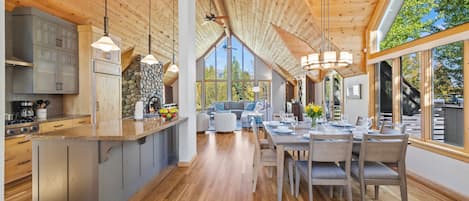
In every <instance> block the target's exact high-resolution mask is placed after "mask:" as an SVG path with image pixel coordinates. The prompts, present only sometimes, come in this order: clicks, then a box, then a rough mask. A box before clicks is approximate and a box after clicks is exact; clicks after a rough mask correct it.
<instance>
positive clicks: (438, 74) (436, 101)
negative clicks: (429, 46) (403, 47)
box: [432, 42, 464, 146]
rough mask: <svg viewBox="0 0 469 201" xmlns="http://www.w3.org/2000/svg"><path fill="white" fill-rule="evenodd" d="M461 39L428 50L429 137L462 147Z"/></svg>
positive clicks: (462, 70) (462, 76) (462, 62)
mask: <svg viewBox="0 0 469 201" xmlns="http://www.w3.org/2000/svg"><path fill="white" fill-rule="evenodd" d="M463 46H464V44H463V42H456V43H452V44H448V45H443V46H439V47H436V48H434V49H433V50H432V67H433V77H432V80H433V135H432V139H433V140H435V141H440V142H444V143H448V144H451V145H456V146H464V104H463V103H464V99H463V88H464V49H463Z"/></svg>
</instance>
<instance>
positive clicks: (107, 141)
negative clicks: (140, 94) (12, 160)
mask: <svg viewBox="0 0 469 201" xmlns="http://www.w3.org/2000/svg"><path fill="white" fill-rule="evenodd" d="M186 120H187V118H184V117H181V118H177V119H174V120H172V121H166V122H163V121H161V120H159V119H145V120H143V121H134V120H132V119H123V120H113V121H106V122H100V123H98V124H96V125H85V126H80V127H75V128H69V129H64V130H59V131H53V132H47V133H41V134H39V135H34V136H32V137H31V139H32V143H33V147H32V148H33V174H32V177H33V200H35V201H41V200H47V201H55V200H57V201H59V200H60V201H63V200H69V201H73V200H77V201H78V200H99V201H120V200H122V201H124V200H128V199H130V198H131V197H132V196H133V195H134V194H136V193H137V192H138V191H139V190H140V189H142V187H143V186H145V185H146V184H147V183H148V182H150V181H151V180H152V179H153V178H155V177H157V176H158V175H159V174H160V173H161V172H162V171H164V170H165V169H166V168H168V167H170V166H172V165H175V164H176V163H177V161H178V151H177V150H178V143H177V142H178V137H179V129H178V126H177V125H178V124H181V123H184V122H185V121H186Z"/></svg>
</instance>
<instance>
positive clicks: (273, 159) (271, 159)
mask: <svg viewBox="0 0 469 201" xmlns="http://www.w3.org/2000/svg"><path fill="white" fill-rule="evenodd" d="M251 127H252V132H253V133H254V138H255V139H254V144H255V147H254V159H253V170H252V174H253V177H252V192H256V186H257V174H258V171H259V168H260V167H268V168H271V169H269V177H271V176H272V169H273V168H274V167H277V151H276V150H274V149H273V148H272V146H262V145H261V143H260V140H259V128H258V127H257V124H256V121H255V120H254V121H251ZM294 163H295V161H294V160H293V158H292V156H291V155H290V154H289V153H288V152H287V151H285V165H286V166H287V168H286V169H287V170H288V175H287V176H288V178H289V180H290V191H291V194H292V195H293V184H294V182H293V168H294Z"/></svg>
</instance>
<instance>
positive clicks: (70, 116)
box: [37, 114, 91, 123]
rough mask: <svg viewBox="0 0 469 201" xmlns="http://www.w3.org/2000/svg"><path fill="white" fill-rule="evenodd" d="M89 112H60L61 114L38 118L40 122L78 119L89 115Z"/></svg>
mask: <svg viewBox="0 0 469 201" xmlns="http://www.w3.org/2000/svg"><path fill="white" fill-rule="evenodd" d="M89 116H91V115H89V114H60V115H53V116H47V119H37V122H38V123H47V122H54V121H63V120H68V119H77V118H82V117H89Z"/></svg>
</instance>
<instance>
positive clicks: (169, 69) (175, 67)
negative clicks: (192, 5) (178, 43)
mask: <svg viewBox="0 0 469 201" xmlns="http://www.w3.org/2000/svg"><path fill="white" fill-rule="evenodd" d="M174 2H175V1H173V60H172V62H171V66H169V68H168V71H170V72H174V73H177V72H179V67H178V66H177V65H176V62H175V56H176V55H175V54H174V41H175V39H174V27H175V24H174V9H175V6H174Z"/></svg>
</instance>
